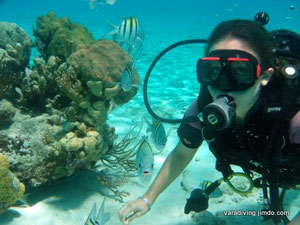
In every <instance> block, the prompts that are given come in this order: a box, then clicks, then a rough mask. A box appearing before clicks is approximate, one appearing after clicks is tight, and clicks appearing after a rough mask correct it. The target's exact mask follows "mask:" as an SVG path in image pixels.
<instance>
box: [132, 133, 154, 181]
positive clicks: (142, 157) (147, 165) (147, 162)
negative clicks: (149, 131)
mask: <svg viewBox="0 0 300 225" xmlns="http://www.w3.org/2000/svg"><path fill="white" fill-rule="evenodd" d="M136 167H137V173H138V177H139V179H140V181H141V182H142V183H149V182H150V180H151V177H152V175H153V170H154V157H153V153H152V149H151V146H150V144H149V142H148V137H147V136H144V137H143V138H142V140H141V141H140V144H139V147H138V150H137V154H136Z"/></svg>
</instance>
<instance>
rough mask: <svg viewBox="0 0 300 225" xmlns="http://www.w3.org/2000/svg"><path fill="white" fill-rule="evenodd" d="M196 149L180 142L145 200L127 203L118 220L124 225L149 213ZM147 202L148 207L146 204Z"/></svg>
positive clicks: (120, 211)
mask: <svg viewBox="0 0 300 225" xmlns="http://www.w3.org/2000/svg"><path fill="white" fill-rule="evenodd" d="M197 149H198V148H195V149H192V148H187V147H185V146H184V145H183V144H182V143H181V142H180V141H179V143H178V144H177V145H176V147H175V148H174V149H173V151H172V152H171V153H170V154H169V156H168V157H167V159H166V161H165V162H164V164H163V166H162V168H161V169H160V171H159V173H158V175H157V176H156V178H155V180H154V181H153V183H152V185H151V187H150V188H149V189H148V191H147V192H146V193H145V194H144V198H145V199H146V200H142V199H140V198H138V199H136V200H132V201H130V202H127V203H126V204H125V205H124V206H123V207H122V208H121V209H120V210H119V219H120V221H121V222H122V223H123V224H124V225H128V224H129V222H130V221H132V220H134V219H135V218H137V217H140V216H142V215H144V214H145V213H146V212H147V211H149V209H150V208H149V207H150V206H151V205H152V204H153V203H154V201H155V200H156V198H157V197H158V195H159V194H160V193H161V192H163V191H164V190H165V189H166V188H167V187H168V186H169V184H171V183H172V181H174V180H175V179H176V178H177V177H178V175H179V174H180V173H181V172H182V171H183V170H184V168H185V167H186V166H187V165H188V164H189V162H190V161H191V160H192V159H193V156H194V155H195V153H196V151H197ZM147 201H148V202H149V203H150V205H148V204H147Z"/></svg>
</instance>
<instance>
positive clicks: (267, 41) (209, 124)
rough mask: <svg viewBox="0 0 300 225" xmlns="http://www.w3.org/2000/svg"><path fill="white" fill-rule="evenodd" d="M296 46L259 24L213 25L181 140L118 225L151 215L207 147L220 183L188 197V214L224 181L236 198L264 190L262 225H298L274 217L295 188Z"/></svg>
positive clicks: (298, 152) (299, 109)
mask: <svg viewBox="0 0 300 225" xmlns="http://www.w3.org/2000/svg"><path fill="white" fill-rule="evenodd" d="M292 33H293V32H292ZM299 46H300V37H299V36H298V35H297V34H295V33H293V34H291V33H289V32H287V31H285V30H277V31H273V32H271V33H268V32H267V31H266V29H265V28H264V27H263V24H261V23H258V22H256V21H251V20H237V19H235V20H229V21H224V22H221V23H220V24H219V25H217V26H216V28H215V29H214V30H213V32H212V33H211V35H210V37H209V39H208V42H207V46H206V50H205V57H203V58H200V59H199V60H198V62H197V80H198V81H199V83H200V84H201V89H200V93H199V96H198V97H197V99H195V101H194V102H193V103H192V104H191V106H190V107H189V108H188V110H187V111H186V113H185V115H184V118H183V120H182V121H181V124H180V127H179V128H178V130H177V133H178V136H179V139H180V140H179V142H178V144H177V145H176V147H175V148H174V149H173V151H172V152H171V153H170V154H169V156H168V157H167V159H166V160H165V162H164V164H163V166H162V168H161V170H160V172H159V173H158V175H157V177H156V178H155V180H154V181H153V183H152V185H151V186H150V188H149V189H148V190H147V191H146V192H145V194H144V195H143V196H142V197H140V198H138V199H136V200H132V201H129V202H128V203H126V204H125V205H124V206H123V207H122V208H121V209H120V211H119V218H120V220H121V222H122V223H123V224H129V222H130V221H132V220H133V219H135V218H137V217H139V216H142V215H144V214H145V213H146V212H148V211H149V210H150V209H151V206H152V205H153V204H154V202H155V200H156V199H157V197H158V196H159V194H161V193H162V192H163V191H164V190H165V189H166V188H167V187H168V185H169V184H170V183H172V182H173V181H174V180H175V179H176V178H177V177H178V176H179V175H180V173H181V172H182V171H183V170H184V169H185V168H186V166H187V165H188V164H189V162H190V161H191V160H192V159H193V157H194V155H195V153H196V152H197V150H198V148H199V147H200V146H201V144H202V142H203V141H207V143H208V145H209V149H210V151H211V152H212V153H213V154H214V156H215V157H216V169H217V170H218V171H220V172H221V173H222V175H223V178H221V179H219V180H217V181H215V182H213V183H212V184H211V185H210V186H208V187H207V188H206V189H205V190H201V189H195V190H193V191H192V193H191V196H190V198H189V199H188V200H187V204H186V206H185V213H189V212H190V211H195V212H200V211H203V210H205V209H207V207H208V197H209V194H210V193H212V192H213V191H214V190H215V189H216V188H217V187H218V186H219V184H220V183H221V181H225V182H226V183H227V184H228V185H229V186H230V187H231V188H232V189H233V190H236V192H238V193H240V194H247V193H249V191H250V190H251V189H252V187H253V186H255V187H260V188H262V190H263V196H264V200H263V204H264V210H263V211H265V212H266V213H265V214H264V215H263V220H264V223H265V224H267V223H268V224H270V223H271V224H280V223H281V222H284V223H285V224H291V225H294V224H296V223H297V221H299V217H300V216H297V218H295V219H294V220H293V221H292V222H290V221H289V220H288V218H287V217H286V216H284V215H281V214H280V213H278V212H282V211H283V207H282V199H283V197H284V194H285V192H286V190H288V189H289V188H296V185H299V184H300V88H299V87H300V84H299V83H300V76H299V68H300V49H299ZM230 165H237V166H240V167H241V168H242V169H243V171H244V173H236V172H234V171H233V170H232V169H231V166H230ZM199 172H200V173H201V171H199ZM253 172H256V174H259V175H260V176H258V177H257V176H254V173H253ZM236 176H241V177H246V179H247V181H249V188H247V189H246V190H239V189H238V188H236V187H235V185H234V184H233V182H232V181H231V179H232V178H233V177H236ZM253 179H254V181H253ZM279 188H281V189H282V192H281V193H279ZM270 212H271V213H270Z"/></svg>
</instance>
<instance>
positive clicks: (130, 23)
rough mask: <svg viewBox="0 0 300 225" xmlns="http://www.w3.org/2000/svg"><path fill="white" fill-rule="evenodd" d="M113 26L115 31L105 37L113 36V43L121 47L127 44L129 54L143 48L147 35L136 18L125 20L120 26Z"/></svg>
mask: <svg viewBox="0 0 300 225" xmlns="http://www.w3.org/2000/svg"><path fill="white" fill-rule="evenodd" d="M111 25H112V26H113V27H114V29H113V30H112V31H110V32H109V33H107V34H106V35H105V36H109V35H112V36H113V41H115V42H117V43H119V44H120V45H122V44H127V45H128V52H131V51H132V50H133V49H134V48H136V49H137V51H138V50H139V49H140V48H141V46H142V44H143V41H144V36H145V34H144V31H143V30H142V28H141V26H140V23H139V21H138V19H137V18H136V17H135V16H131V17H127V18H124V19H123V20H122V22H121V24H120V25H119V26H117V25H114V24H112V23H111ZM136 54H137V53H136Z"/></svg>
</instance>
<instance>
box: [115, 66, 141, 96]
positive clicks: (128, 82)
mask: <svg viewBox="0 0 300 225" xmlns="http://www.w3.org/2000/svg"><path fill="white" fill-rule="evenodd" d="M134 72H135V71H134V67H133V65H132V64H128V65H127V66H126V68H125V70H124V72H123V74H122V77H121V82H120V85H121V88H122V90H123V91H124V92H128V91H130V90H131V87H137V88H138V87H139V84H133V83H132V82H133V78H134Z"/></svg>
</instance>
